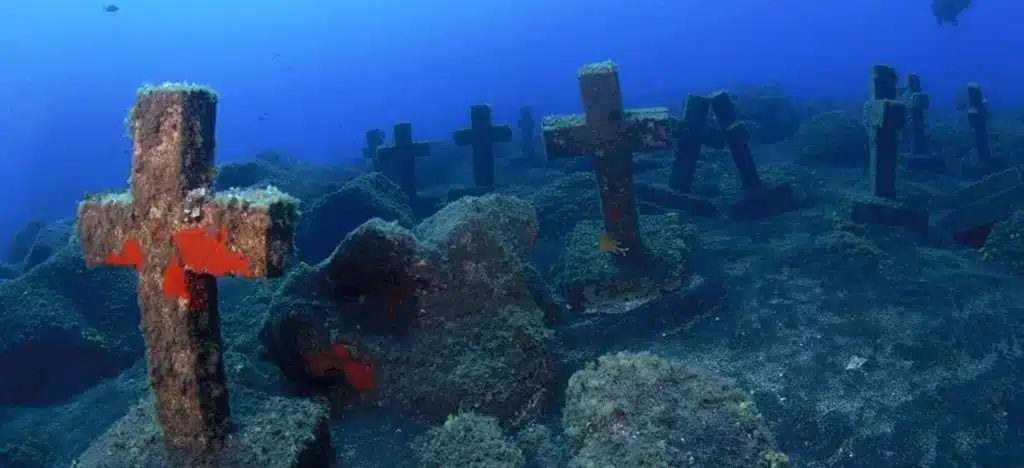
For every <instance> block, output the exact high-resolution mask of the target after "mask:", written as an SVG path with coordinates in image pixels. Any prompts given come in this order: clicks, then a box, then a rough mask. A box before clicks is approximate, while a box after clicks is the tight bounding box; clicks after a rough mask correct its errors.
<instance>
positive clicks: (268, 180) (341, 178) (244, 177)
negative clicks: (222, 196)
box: [214, 151, 359, 210]
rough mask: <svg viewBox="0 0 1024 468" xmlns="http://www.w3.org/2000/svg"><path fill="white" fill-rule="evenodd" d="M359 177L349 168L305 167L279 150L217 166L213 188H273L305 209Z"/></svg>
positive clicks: (219, 189)
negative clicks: (298, 201)
mask: <svg viewBox="0 0 1024 468" xmlns="http://www.w3.org/2000/svg"><path fill="white" fill-rule="evenodd" d="M358 174H359V172H358V171H357V170H356V169H354V168H352V167H348V166H322V165H315V164H307V163H302V162H299V161H298V160H296V159H294V158H291V157H289V156H287V155H285V154H283V153H281V152H278V151H266V152H263V153H260V154H258V155H256V157H255V158H253V159H251V160H248V161H240V162H230V163H227V164H223V165H221V166H219V167H218V168H217V178H216V180H214V188H215V189H216V190H218V191H221V190H228V189H231V188H240V189H245V188H264V187H267V186H274V187H277V188H279V189H281V191H283V192H285V193H288V194H289V195H292V196H294V197H296V198H298V199H299V200H300V201H301V203H302V209H303V210H305V209H307V208H308V207H309V205H310V204H311V203H313V202H314V201H316V200H318V199H320V198H321V197H323V196H324V195H326V194H328V193H331V192H333V191H335V190H337V189H338V188H340V187H341V186H342V184H344V183H345V181H347V180H349V179H352V178H353V177H356V176H357V175H358Z"/></svg>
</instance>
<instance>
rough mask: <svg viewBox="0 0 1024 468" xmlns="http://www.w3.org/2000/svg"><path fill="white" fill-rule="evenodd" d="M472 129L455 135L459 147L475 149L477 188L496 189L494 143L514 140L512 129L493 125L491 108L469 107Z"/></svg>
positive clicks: (474, 161)
mask: <svg viewBox="0 0 1024 468" xmlns="http://www.w3.org/2000/svg"><path fill="white" fill-rule="evenodd" d="M469 120H470V127H469V128H466V129H462V130H458V131H456V132H455V134H454V138H455V144H456V145H457V146H471V147H472V148H473V183H475V184H476V186H477V187H494V143H500V142H506V141H509V140H511V139H512V128H511V127H509V126H508V125H493V124H492V123H491V106H488V105H486V104H478V105H475V106H470V107H469Z"/></svg>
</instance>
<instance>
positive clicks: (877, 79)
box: [852, 65, 929, 233]
mask: <svg viewBox="0 0 1024 468" xmlns="http://www.w3.org/2000/svg"><path fill="white" fill-rule="evenodd" d="M869 97H870V99H869V100H868V101H867V102H866V103H865V104H864V126H865V127H866V129H867V133H868V147H869V151H870V157H871V160H870V169H869V171H870V177H871V194H870V195H871V196H870V197H865V199H863V200H859V199H858V200H853V203H852V218H853V221H854V222H857V223H867V224H878V225H887V226H899V227H904V228H907V229H910V230H912V231H916V232H920V233H926V232H927V231H928V222H929V220H928V212H927V211H926V210H925V209H923V208H920V207H914V206H910V205H907V204H904V203H902V202H900V201H898V200H897V196H896V195H897V194H896V170H897V168H898V166H899V157H900V132H901V131H902V130H903V128H904V126H905V125H906V123H907V106H906V104H904V103H903V102H902V101H898V100H896V70H894V69H893V68H892V67H890V66H887V65H875V66H874V67H872V69H871V93H870V95H869Z"/></svg>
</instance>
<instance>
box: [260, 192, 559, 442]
mask: <svg viewBox="0 0 1024 468" xmlns="http://www.w3.org/2000/svg"><path fill="white" fill-rule="evenodd" d="M535 236H536V215H535V213H534V210H533V208H532V206H530V204H529V203H526V202H524V201H522V200H519V199H516V198H513V197H508V196H504V195H487V196H484V197H479V198H474V197H467V198H463V199H461V200H458V201H456V202H454V203H452V204H450V205H448V206H446V207H445V208H443V209H442V210H441V211H439V212H438V213H437V214H435V215H434V216H432V217H431V218H428V219H426V220H424V221H423V222H422V223H421V224H420V225H419V226H417V227H416V228H415V229H414V230H413V231H411V232H410V231H409V230H406V229H405V228H402V227H401V226H399V225H397V224H396V223H386V222H384V221H381V220H379V219H374V220H371V221H369V222H367V223H365V224H363V225H362V226H360V227H359V228H357V229H356V230H355V231H353V232H352V233H351V234H349V236H348V237H347V238H346V239H345V241H344V242H343V243H342V244H341V245H340V246H339V247H338V249H337V250H335V252H334V254H332V256H331V257H330V258H329V259H327V260H326V261H324V262H322V263H320V264H318V265H316V266H300V267H299V268H296V269H295V271H293V272H292V274H290V275H289V276H288V278H287V279H286V280H285V284H284V285H283V286H282V288H281V290H280V293H279V295H278V297H277V298H275V300H274V303H273V304H272V305H271V316H270V319H269V320H268V321H267V323H266V324H265V325H264V327H263V330H262V331H261V334H260V337H261V341H262V343H263V345H264V349H265V353H266V355H267V357H268V358H270V359H271V360H273V361H274V362H276V363H277V364H278V365H279V366H280V367H281V369H282V371H283V372H284V374H285V375H286V376H288V377H289V379H291V381H292V382H295V384H296V387H297V388H296V390H297V391H300V392H314V393H319V394H323V393H326V394H327V396H328V397H329V398H331V399H332V401H333V402H334V403H335V408H336V409H338V408H343V407H344V406H345V405H348V404H358V403H364V404H366V403H376V404H379V405H383V406H388V407H392V408H397V409H399V410H402V411H405V412H406V413H408V414H410V415H413V416H415V417H417V418H419V419H422V420H425V421H428V422H432V423H438V422H440V421H443V420H444V418H445V417H446V416H447V415H449V414H452V413H456V412H459V411H463V410H472V411H476V412H479V413H481V414H487V415H492V416H495V417H498V418H499V419H500V420H501V421H502V422H503V423H504V424H508V425H519V424H525V423H528V422H530V421H531V420H532V419H533V418H535V417H536V416H537V414H538V412H539V411H540V407H541V405H542V404H543V402H544V401H545V400H546V398H547V385H548V384H549V383H550V382H551V370H550V367H551V362H550V356H549V346H550V340H551V334H550V331H549V330H548V329H547V328H546V327H545V326H544V311H543V310H541V308H540V306H539V305H538V300H537V299H535V297H536V296H537V294H543V292H538V291H537V290H536V288H534V287H533V286H532V284H534V281H535V280H536V271H535V270H533V268H532V267H531V266H530V265H529V264H528V263H527V255H528V253H529V251H530V247H531V245H532V243H533V241H534V239H535ZM542 302H543V301H542ZM335 345H341V346H344V347H345V348H344V349H345V352H346V353H348V354H349V355H350V356H351V357H352V358H353V359H355V360H356V361H359V362H361V363H364V364H367V365H369V366H370V367H369V368H370V369H371V370H372V377H373V381H372V385H373V388H372V390H371V391H366V390H365V389H364V390H363V391H360V390H359V389H358V388H356V386H355V385H353V382H352V380H351V376H350V375H348V374H345V375H341V376H338V378H336V379H335V380H333V381H328V382H324V381H325V380H326V379H325V378H323V377H326V376H315V375H310V366H309V365H308V361H307V359H304V358H305V357H306V356H307V355H308V354H309V352H310V350H320V349H325V348H329V347H331V346H335ZM325 383H326V385H324V384H325Z"/></svg>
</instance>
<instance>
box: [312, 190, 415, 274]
mask: <svg viewBox="0 0 1024 468" xmlns="http://www.w3.org/2000/svg"><path fill="white" fill-rule="evenodd" d="M372 218H380V219H382V220H384V221H397V222H398V223H399V224H400V225H401V226H405V227H410V226H412V224H413V220H414V215H413V211H412V208H411V207H410V205H409V198H408V197H407V196H406V195H405V194H404V193H402V190H401V188H399V187H398V185H395V183H394V182H391V181H390V180H389V179H388V178H387V177H384V176H383V175H382V174H381V173H379V172H373V173H370V174H366V175H361V176H359V177H356V178H355V179H352V180H350V181H348V182H347V183H345V185H343V186H342V187H341V188H340V189H338V190H337V191H334V192H331V193H329V194H327V195H325V196H324V197H322V198H320V199H318V200H316V201H315V202H313V203H312V205H311V206H310V207H309V209H307V210H306V211H304V212H303V214H302V219H301V220H300V221H299V226H298V229H297V231H296V233H295V246H296V249H297V250H298V252H297V255H298V257H299V260H302V261H304V262H306V263H309V264H314V263H318V262H320V261H322V260H324V259H325V258H327V257H328V256H330V255H331V252H333V251H334V248H335V247H337V246H338V243H340V242H341V241H342V239H344V238H345V236H346V235H347V234H348V233H349V232H352V230H353V229H355V228H356V227H358V226H359V225H360V224H363V223H364V222H366V221H369V220H370V219H372Z"/></svg>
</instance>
